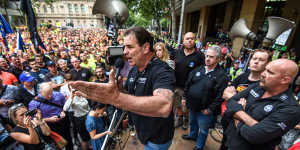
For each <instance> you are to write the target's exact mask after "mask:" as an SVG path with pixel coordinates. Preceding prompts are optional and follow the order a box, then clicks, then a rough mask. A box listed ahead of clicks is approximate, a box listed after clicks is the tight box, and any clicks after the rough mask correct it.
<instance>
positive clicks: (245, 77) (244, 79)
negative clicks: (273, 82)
mask: <svg viewBox="0 0 300 150" xmlns="http://www.w3.org/2000/svg"><path fill="white" fill-rule="evenodd" d="M249 75H250V71H247V72H245V73H243V74H241V75H239V76H238V77H237V78H235V79H234V80H233V82H232V83H231V85H232V86H234V87H235V88H236V89H237V91H238V92H241V91H243V90H244V89H246V88H247V87H248V86H249V85H251V84H253V83H258V82H259V80H258V81H251V80H249Z"/></svg>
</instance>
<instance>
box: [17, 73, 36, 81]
mask: <svg viewBox="0 0 300 150" xmlns="http://www.w3.org/2000/svg"><path fill="white" fill-rule="evenodd" d="M32 80H34V77H33V76H31V75H30V74H29V73H27V72H26V73H25V72H23V73H22V74H21V75H20V81H21V82H31V81H32Z"/></svg>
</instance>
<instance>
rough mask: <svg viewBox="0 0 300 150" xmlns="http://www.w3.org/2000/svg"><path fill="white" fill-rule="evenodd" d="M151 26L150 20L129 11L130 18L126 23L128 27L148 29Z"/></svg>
mask: <svg viewBox="0 0 300 150" xmlns="http://www.w3.org/2000/svg"><path fill="white" fill-rule="evenodd" d="M150 24H151V21H150V20H147V19H145V18H144V17H142V16H141V15H140V14H135V13H134V12H133V11H131V10H129V17H128V19H127V21H126V22H125V26H126V27H131V26H134V25H135V26H142V27H148V26H149V25H150Z"/></svg>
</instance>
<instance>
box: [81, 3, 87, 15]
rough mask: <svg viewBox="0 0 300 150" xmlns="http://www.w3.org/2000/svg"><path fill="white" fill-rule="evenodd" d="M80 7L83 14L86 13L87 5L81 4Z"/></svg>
mask: <svg viewBox="0 0 300 150" xmlns="http://www.w3.org/2000/svg"><path fill="white" fill-rule="evenodd" d="M80 7H81V12H82V13H85V11H86V10H85V5H84V4H81V5H80Z"/></svg>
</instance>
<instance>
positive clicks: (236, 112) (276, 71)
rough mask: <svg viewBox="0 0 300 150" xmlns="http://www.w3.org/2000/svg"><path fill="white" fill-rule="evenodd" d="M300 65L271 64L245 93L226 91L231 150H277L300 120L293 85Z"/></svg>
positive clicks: (285, 60) (278, 61)
mask: <svg viewBox="0 0 300 150" xmlns="http://www.w3.org/2000/svg"><path fill="white" fill-rule="evenodd" d="M298 70H299V68H298V66H297V64H296V63H295V62H293V61H291V60H288V59H277V60H274V61H271V62H270V63H268V65H267V66H266V69H265V71H264V72H263V73H262V74H261V80H260V82H259V83H256V84H252V85H250V86H249V87H248V88H247V89H245V90H244V91H242V92H240V93H237V94H232V93H229V92H224V94H223V97H224V98H225V99H226V100H227V104H226V106H227V110H226V112H225V113H224V116H226V117H228V118H230V122H229V125H228V126H227V128H226V130H225V132H224V133H225V134H224V135H225V136H226V138H227V141H226V146H227V147H228V149H230V150H241V149H242V150H253V149H255V150H274V148H275V146H276V145H278V144H279V143H280V141H281V137H282V136H283V135H284V134H285V133H286V132H288V131H289V130H290V129H292V128H294V127H295V125H297V124H298V123H299V121H300V119H299V116H300V107H299V103H298V102H297V101H296V99H295V96H294V95H293V93H292V90H291V88H290V84H291V83H292V82H293V80H294V78H295V77H296V75H297V73H298Z"/></svg>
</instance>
